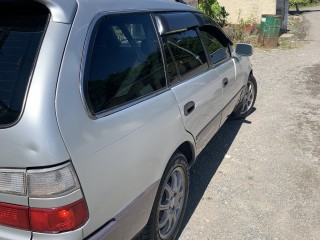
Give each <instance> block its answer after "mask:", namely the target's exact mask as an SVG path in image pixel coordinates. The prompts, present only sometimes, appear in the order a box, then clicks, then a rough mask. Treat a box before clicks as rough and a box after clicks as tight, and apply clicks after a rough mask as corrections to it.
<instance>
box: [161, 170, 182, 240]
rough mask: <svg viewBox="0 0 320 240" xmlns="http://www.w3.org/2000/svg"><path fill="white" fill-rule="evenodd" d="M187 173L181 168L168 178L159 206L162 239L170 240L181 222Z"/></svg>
mask: <svg viewBox="0 0 320 240" xmlns="http://www.w3.org/2000/svg"><path fill="white" fill-rule="evenodd" d="M185 186H186V182H185V173H184V171H183V169H182V168H181V167H178V168H176V169H174V170H173V171H172V173H171V174H170V176H169V177H168V178H167V180H166V183H165V186H164V189H163V192H162V196H161V199H160V203H159V206H158V215H157V216H158V223H157V229H158V231H159V235H160V237H161V239H169V238H170V237H171V235H172V233H173V232H174V231H175V229H176V227H177V224H178V222H179V220H180V216H181V212H182V208H183V205H184V201H185Z"/></svg>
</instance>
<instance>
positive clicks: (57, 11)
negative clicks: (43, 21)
mask: <svg viewBox="0 0 320 240" xmlns="http://www.w3.org/2000/svg"><path fill="white" fill-rule="evenodd" d="M36 1H37V2H40V3H42V4H44V5H45V6H46V7H47V8H48V9H49V10H50V12H51V15H52V20H53V21H54V22H62V23H71V22H72V20H73V18H74V16H75V14H76V11H77V9H78V3H77V1H76V0H36Z"/></svg>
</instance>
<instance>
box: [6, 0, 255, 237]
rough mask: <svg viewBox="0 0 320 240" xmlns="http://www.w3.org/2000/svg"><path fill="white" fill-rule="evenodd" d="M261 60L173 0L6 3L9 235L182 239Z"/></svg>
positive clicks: (245, 107) (242, 113) (246, 108)
mask: <svg viewBox="0 0 320 240" xmlns="http://www.w3.org/2000/svg"><path fill="white" fill-rule="evenodd" d="M251 54H252V47H251V46H250V45H246V44H238V45H236V46H235V47H234V48H233V47H232V42H231V41H230V40H229V38H228V37H227V36H226V35H225V34H224V32H223V31H222V30H221V28H220V27H219V26H218V25H217V24H216V23H215V22H214V21H213V20H211V19H210V18H209V17H207V16H205V15H204V14H203V13H201V12H200V11H198V10H197V9H194V8H192V7H190V6H187V5H185V4H182V3H177V2H174V1H169V0H137V1H130V0H90V1H88V0H37V1H32V0H29V1H25V0H21V1H20V0H14V1H13V0H1V1H0V146H1V151H0V239H2V240H7V239H13V240H28V239H33V240H48V239H53V240H54V239H59V240H62V239H67V240H73V239H74V240H78V239H88V240H92V239H112V240H117V239H132V238H136V239H175V238H176V237H177V233H178V231H179V228H180V225H181V222H182V220H183V216H184V212H185V209H186V207H187V200H188V194H189V181H190V180H189V169H190V167H191V166H192V164H193V163H194V161H195V159H196V157H197V155H198V154H199V153H200V152H201V150H202V149H203V148H204V147H205V145H206V144H207V143H208V141H209V140H210V139H211V138H212V136H213V135H214V134H215V133H216V132H217V131H218V130H219V128H220V126H221V125H222V124H223V123H224V122H225V121H226V119H227V118H228V117H229V116H230V115H233V116H234V117H236V118H242V117H246V116H247V115H248V114H249V113H250V112H251V110H252V107H253V104H254V102H255V98H256V93H257V83H256V80H255V78H254V77H253V73H252V68H251V64H250V62H249V60H248V56H250V55H251Z"/></svg>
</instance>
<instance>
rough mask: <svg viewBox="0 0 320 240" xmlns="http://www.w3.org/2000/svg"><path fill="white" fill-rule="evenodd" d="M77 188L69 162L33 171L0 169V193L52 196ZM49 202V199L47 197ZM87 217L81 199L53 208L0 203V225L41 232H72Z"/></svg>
mask: <svg viewBox="0 0 320 240" xmlns="http://www.w3.org/2000/svg"><path fill="white" fill-rule="evenodd" d="M79 189H80V184H79V181H78V178H77V176H76V173H75V170H74V168H73V166H72V164H71V163H70V162H68V163H66V164H63V165H60V166H57V167H52V168H45V169H32V170H9V169H0V192H2V193H6V194H11V195H24V196H28V197H32V198H33V199H37V198H47V199H52V198H54V197H63V196H66V195H67V194H72V192H75V191H77V190H79ZM48 201H51V200H48ZM88 218H89V213H88V208H87V204H86V201H85V200H84V198H81V199H80V200H77V201H76V202H73V203H71V204H67V205H66V206H61V207H56V208H34V207H31V208H29V207H26V206H18V205H14V204H7V203H0V225H4V226H8V227H14V228H19V229H23V230H31V231H34V232H43V233H59V232H65V231H72V230H75V229H78V228H80V227H81V226H83V225H84V224H85V223H86V222H87V220H88Z"/></svg>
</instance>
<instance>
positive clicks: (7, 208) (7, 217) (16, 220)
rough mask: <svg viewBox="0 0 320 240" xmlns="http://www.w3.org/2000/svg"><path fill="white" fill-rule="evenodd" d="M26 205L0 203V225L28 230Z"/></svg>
mask: <svg viewBox="0 0 320 240" xmlns="http://www.w3.org/2000/svg"><path fill="white" fill-rule="evenodd" d="M28 210H29V208H28V207H23V206H18V205H13V204H6V203H0V225H4V226H8V227H14V228H19V229H23V230H30V226H29V215H28Z"/></svg>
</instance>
